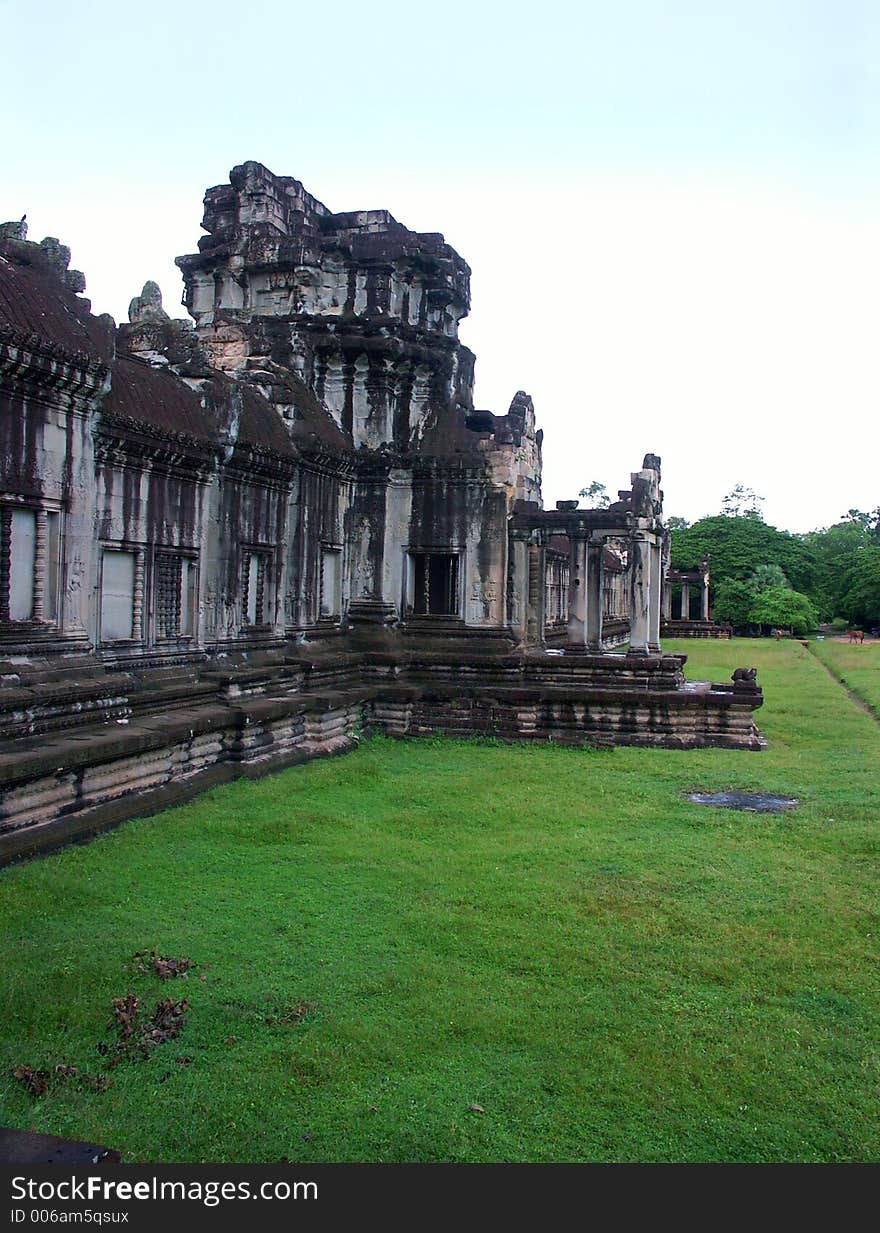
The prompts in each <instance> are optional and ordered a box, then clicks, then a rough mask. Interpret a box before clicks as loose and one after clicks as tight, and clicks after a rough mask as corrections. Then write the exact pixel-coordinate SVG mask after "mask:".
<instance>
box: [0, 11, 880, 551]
mask: <svg viewBox="0 0 880 1233" xmlns="http://www.w3.org/2000/svg"><path fill="white" fill-rule="evenodd" d="M0 40H2V46H3V51H4V55H3V72H2V75H0V105H2V114H3V116H4V119H5V121H6V122H5V123H4V142H3V146H4V152H3V173H2V176H0V215H2V216H3V217H4V218H12V217H18V216H20V214H21V213H22V212H23V211H25V210H27V212H28V219H29V222H30V224H31V233H30V234H31V238H35V239H39V238H41V237H42V236H43V235H44V234H54V235H58V236H59V237H60V238H61V239H62V240H63V241H64V242H65V243H67V244H69V245H70V246H71V248H72V249H73V263H74V264H75V265H76V266H78V267H80V268H82V269H83V270H84V271H85V274H86V278H87V281H88V294H89V295H90V296H91V298H92V300H93V303H94V307H95V309H96V311H109V312H112V313H113V314H114V316H116V317H117V318H120V317H123V316H124V313H125V309H126V307H127V303H128V300H129V298H130V297H131V296H132V295H134V294H135V293H136V292H137V291H138V290H139V289H140V286H141V284H142V283H143V281H144V280H145V279H146V278H148V277H154V278H156V279H157V280H158V281H159V282H160V284H161V285H162V288H163V291H164V293H165V299H166V305H167V307H169V309H170V310H171V311H176V310H175V305H176V303H177V302H178V300H179V295H180V280H179V277H178V275H177V271H176V269H175V267H174V266H173V264H172V258H173V257H174V256H175V255H176V254H178V253H181V252H188V251H193V250H194V249H195V246H196V243H197V240H198V236H199V234H200V230H199V225H198V224H199V220H200V217H201V197H202V194H203V192H204V189H205V188H206V187H208V186H209V185H211V184H216V183H220V182H222V181H223V180H225V179H226V177H227V174H228V171H229V168H230V167H232V166H233V165H234V164H236V163H239V162H242V161H244V160H245V159H248V158H255V159H259V160H260V161H262V162H264V163H266V164H267V166H269V167H270V168H272V170H274V171H275V172H277V173H279V174H286V175H295V176H297V177H298V178H299V179H301V180H303V181H304V183H305V184H306V187H307V188H308V189H309V190H310V191H312V192H313V193H314V194H315V195H316V196H318V197H319V198H321V199H322V200H324V201H325V202H326V203H327V204H328V205H329V206H330V207H331V208H332V209H336V210H342V209H354V208H361V207H377V206H384V207H386V208H387V209H389V210H391V212H392V213H393V214H394V215H395V216H396V217H398V218H399V219H400V220H401V221H402V222H404V223H406V224H407V225H408V226H410V227H414V228H417V229H422V230H441V231H443V232H444V233H445V234H446V236H447V238H448V239H449V241H450V242H451V243H453V244H454V245H455V246H456V247H457V248H458V249H459V250H460V251H461V253H462V255H463V256H464V257H465V258H466V259H467V260H468V262H469V263H470V264H471V266H472V268H473V270H474V278H473V301H474V303H473V312H472V315H471V318H470V319H469V320H468V321H467V322H465V323H464V325H463V327H462V336H463V338H464V340H465V341H466V342H467V343H468V345H469V346H471V347H472V348H473V349H474V350H475V351H476V353H477V401H478V403H479V404H480V405H483V406H489V407H491V408H492V409H493V410H496V411H499V410H503V409H505V408H506V405H507V403H508V402H509V400H510V397H511V396H512V394H513V393H514V391H515V390H516V389H518V388H525V389H527V390H528V391H529V392H530V393H531V394H532V396H533V397H534V399H535V404H536V408H537V411H538V416H539V420H540V422H541V424H542V425H543V427H544V428H545V430H546V437H545V498H546V499H547V500H548V501H552V500H554V499H555V498H556V497H559V496H565V495H573V494H574V493H575V492H576V491H577V489H578V488H579V487H581V486H582V485H583V484H586V483H587V482H588V481H590V480H592V479H600V480H603V481H605V482H606V483H608V485H609V487H616V486H617V485H618V484H623V483H624V482H625V481H626V478H627V474H628V472H629V471H630V470H631V469H632V468H633V467H635V466H636V465H638V463H639V462H640V460H641V456H642V454H643V453H644V452H646V451H648V450H650V451H652V452H657V453H660V454H662V455H663V458H664V487H665V489H666V494H667V510H668V512H670V513H680V514H684V515H686V516H689V517H698V516H699V515H700V514H702V513H705V512H714V511H716V510H717V509H718V507H719V504H720V498H721V495H722V494H723V492H724V491H726V490H727V489H729V488H730V487H732V486H733V484H734V483H736V482H740V481H741V482H744V483H747V484H751V485H752V486H754V487H755V488H756V489H757V490H758V491H759V492H762V493H765V494H766V496H767V498H768V501H767V516H768V518H769V519H771V520H772V521H775V522H777V523H778V524H779V525H783V526H788V527H791V528H792V529H795V530H805V529H808V528H809V527H812V526H815V525H819V524H822V523H827V522H830V521H833V520H834V519H835V518H836V517H837V516H838V515H839V514H840V513H841V512H842V511H843V510H844V509H845V508H846V507H847V506H848V505H851V504H856V505H860V506H862V507H867V506H873V505H876V504H878V503H880V484H878V483H877V481H876V478H875V477H876V461H875V460H876V459H877V457H878V455H880V428H878V424H880V417H878V405H877V404H878V391H880V380H878V374H877V363H876V353H877V346H876V338H877V335H878V325H880V321H878V315H880V313H878V304H877V288H878V286H880V160H878V144H877V143H878V133H880V81H878V78H880V68H878V66H880V6H878V5H877V4H876V3H868V2H864V3H857V2H847V0H842V2H838V3H810V2H803V3H793V2H791V0H781V2H776V3H774V2H773V0H764V3H752V2H751V0H738V2H729V3H723V4H722V3H714V2H713V0H707V2H706V3H674V2H669V3H663V2H662V0H642V2H640V3H629V4H626V3H617V4H610V3H603V4H599V3H590V2H589V0H587V2H586V3H581V4H567V3H559V2H558V0H548V2H546V3H543V4H538V3H532V4H517V3H515V2H508V3H503V4H500V3H480V2H479V0H472V2H471V3H469V4H464V3H461V2H459V0H454V2H452V3H446V4H443V3H440V2H438V0H435V2H433V3H431V4H430V5H427V4H424V5H423V4H417V3H410V4H401V3H396V2H395V3H381V2H379V0H373V3H372V4H370V5H367V4H364V3H363V2H362V0H361V2H359V3H350V2H349V0H337V3H335V4H333V5H332V6H331V5H326V6H318V5H316V4H310V5H308V6H307V5H304V4H299V3H279V2H274V3H272V2H262V3H261V2H259V0H257V2H254V3H246V2H241V3H237V4H231V3H227V2H226V0H224V2H222V3H215V4H213V5H198V6H196V5H193V4H189V3H177V4H169V3H163V2H159V3H153V4H151V5H149V6H147V5H142V4H125V3H118V2H117V3H115V4H109V3H103V2H100V3H87V2H83V3H79V4H76V5H73V4H69V3H65V4H61V3H55V2H51V0H50V2H49V3H43V4H41V5H39V6H34V5H29V4H23V3H9V2H5V0H0Z"/></svg>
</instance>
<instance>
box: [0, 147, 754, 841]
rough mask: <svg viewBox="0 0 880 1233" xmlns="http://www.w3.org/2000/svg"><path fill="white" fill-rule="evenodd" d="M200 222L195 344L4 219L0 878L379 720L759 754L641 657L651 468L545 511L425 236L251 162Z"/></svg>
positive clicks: (536, 436) (187, 328)
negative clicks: (484, 388) (88, 279)
mask: <svg viewBox="0 0 880 1233" xmlns="http://www.w3.org/2000/svg"><path fill="white" fill-rule="evenodd" d="M204 207H205V208H204V221H203V227H204V230H205V232H206V233H207V234H206V235H204V236H203V237H202V238H201V240H200V241H199V245H198V248H199V251H198V252H197V253H194V254H190V255H188V256H184V257H179V258H178V259H177V264H178V265H179V267H180V269H181V271H182V274H183V281H184V286H185V293H184V303H185V305H186V307H187V309H188V310H189V313H190V316H191V317H192V322H189V321H183V320H172V319H171V318H170V317H169V316H168V314H167V313H166V312H165V311H164V309H163V307H162V302H161V296H160V294H159V292H158V288H157V287H156V286H155V284H151V283H148V284H147V285H146V286H145V287H144V289H143V291H142V293H141V294H140V295H139V296H138V297H136V298H135V299H134V300H132V303H131V307H130V310H129V322H128V323H127V324H124V325H122V326H120V327H119V328H117V327H116V326H115V324H114V322H113V321H112V319H111V318H109V317H106V316H103V317H96V316H94V315H92V313H91V312H90V305H89V302H88V301H87V300H85V299H83V298H82V295H81V293H82V291H83V290H84V289H85V280H84V278H83V276H82V275H81V274H79V273H78V272H77V271H72V270H69V269H68V264H69V257H70V254H69V251H68V250H67V249H66V248H65V247H64V246H63V245H61V244H59V242H58V241H57V240H54V239H47V240H43V241H42V243H40V244H35V243H31V242H28V241H27V239H26V238H25V237H26V228H25V225H24V223H23V222H22V223H14V224H12V223H9V224H4V225H3V226H2V227H0V859H7V860H8V859H12V858H14V857H16V856H19V855H22V854H26V853H28V852H32V851H36V850H38V849H39V848H43V847H49V846H52V845H55V844H57V843H60V842H63V841H65V840H67V839H69V838H72V837H75V836H77V835H82V834H88V833H90V832H93V831H96V830H98V829H100V828H101V827H103V826H107V825H110V824H111V823H113V822H115V821H118V820H119V819H120V818H123V817H127V816H132V815H134V814H137V813H143V812H147V811H150V810H153V809H156V808H159V807H161V806H163V805H165V804H168V803H171V802H173V801H176V800H180V799H183V798H184V797H185V796H186V795H188V794H191V793H192V792H194V791H196V790H198V789H200V788H201V787H203V786H207V785H208V784H211V783H215V782H218V781H219V780H222V779H226V778H230V777H232V776H234V775H240V774H243V773H244V774H254V773H257V772H258V771H260V770H262V769H267V768H272V769H274V768H276V767H281V766H284V765H289V764H292V763H295V762H298V761H301V760H303V759H306V758H308V757H312V756H315V755H317V754H326V753H331V752H341V751H343V750H346V749H349V748H351V747H352V746H353V745H354V744H355V742H356V740H357V738H358V736H359V735H360V733H362V732H364V731H370V730H374V731H384V732H386V733H389V734H392V735H395V736H401V737H403V736H418V735H420V734H424V733H435V732H442V733H450V734H454V735H468V734H476V733H481V734H490V735H495V736H498V737H501V738H504V739H517V740H553V741H559V742H568V743H584V744H590V743H593V744H595V743H604V744H615V743H626V744H640V745H665V746H675V747H682V748H685V747H700V746H707V745H719V746H727V747H742V748H757V747H759V745H760V743H761V742H760V738H759V736H758V733H757V731H756V728H755V726H754V711H755V709H756V708H757V707H758V706H760V704H761V692H760V689H759V688H758V687H757V686H756V685H755V683H754V680H753V679H751V678H750V677H749V676H748V674H745V673H740V675H739V678H738V679H737V680H736V681H734V682H732V683H729V684H716V685H711V684H709V683H703V684H699V683H697V684H695V683H692V682H691V683H685V681H684V677H683V672H682V666H683V663H684V657H682V656H677V655H665V654H663V653H662V651H661V648H660V622H661V605H662V596H663V589H664V578H665V576H666V573H667V560H666V548H665V546H666V543H667V537H666V535H665V531H664V526H663V521H662V493H661V491H660V460H659V459H658V458H657V457H655V456H654V455H653V454H647V455H646V456H645V457H644V461H643V463H642V465H641V466H640V467H639V468H638V469H637V470H636V471H635V472H634V473H633V474H632V476H631V477H630V483H629V487H628V488H626V489H625V490H622V491H621V492H620V494H619V499H618V500H617V501H616V502H614V503H613V504H612V505H611V506H610V507H609V508H608V509H595V510H590V509H579V508H578V506H577V503H576V502H560V503H558V506H557V508H556V509H555V510H544V509H543V508H542V504H541V448H542V434H541V432H540V431H536V427H535V411H534V408H533V405H532V400H531V398H530V397H529V396H528V395H527V394H525V393H523V392H521V391H520V392H518V393H516V394H515V395H514V396H513V398H512V400H511V403H510V406H509V407H508V409H507V410H506V411H505V412H503V413H502V414H497V413H494V412H492V411H487V410H481V409H477V408H475V407H474V405H473V378H474V356H473V354H472V353H471V352H470V351H469V350H468V349H467V348H466V347H465V346H463V344H462V343H461V342H460V341H459V338H458V326H459V322H460V320H461V319H462V317H464V316H465V315H466V313H467V312H468V308H469V297H470V290H469V277H470V271H469V268H468V266H467V265H466V263H465V262H464V261H463V260H462V258H461V257H460V256H459V255H458V254H457V253H456V252H455V251H454V250H453V249H452V248H451V247H450V246H449V245H448V244H447V243H445V241H444V239H443V236H442V235H439V234H435V233H430V234H419V233H416V232H412V231H409V230H408V229H407V228H406V227H404V226H402V225H401V224H400V223H398V222H397V221H396V220H395V219H394V218H393V217H392V216H391V215H390V214H389V213H387V212H386V211H384V210H364V211H353V212H350V213H341V214H336V213H333V212H332V211H331V210H329V209H328V208H327V207H326V206H325V205H323V204H322V203H321V202H320V201H318V200H317V199H316V198H314V197H312V196H311V195H310V194H309V193H308V192H306V190H305V189H304V188H303V186H302V185H301V184H300V183H299V182H298V181H297V180H294V179H292V178H290V177H286V176H276V175H273V174H272V173H271V172H270V171H268V170H267V169H266V168H265V167H263V166H261V165H260V164H259V163H253V162H250V163H245V164H243V165H242V166H239V167H235V168H234V169H233V170H232V172H231V174H230V178H229V183H228V184H224V185H221V186H218V187H216V188H211V189H209V190H208V192H207V193H206V195H205V202H204ZM563 445H564V443H562V442H561V443H560V447H562V446H563ZM587 470H589V468H585V473H586V471H587ZM623 643H628V651H627V652H626V653H621V652H614V651H613V650H612V649H611V648H613V647H614V646H618V645H621V644H623Z"/></svg>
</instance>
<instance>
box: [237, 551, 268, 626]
mask: <svg viewBox="0 0 880 1233" xmlns="http://www.w3.org/2000/svg"><path fill="white" fill-rule="evenodd" d="M271 595H272V553H271V552H269V551H268V550H266V549H264V548H246V549H245V550H244V552H243V553H242V566H241V615H242V621H241V623H242V625H270V624H271V623H272V606H271Z"/></svg>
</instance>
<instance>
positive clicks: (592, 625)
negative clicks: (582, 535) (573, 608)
mask: <svg viewBox="0 0 880 1233" xmlns="http://www.w3.org/2000/svg"><path fill="white" fill-rule="evenodd" d="M586 583H587V585H586V592H587V594H586V604H585V609H584V616H585V624H584V643H585V644H586V647H587V650H588V651H601V650H602V541H601V540H599V541H598V542H591V543H589V544H588V546H587V577H586Z"/></svg>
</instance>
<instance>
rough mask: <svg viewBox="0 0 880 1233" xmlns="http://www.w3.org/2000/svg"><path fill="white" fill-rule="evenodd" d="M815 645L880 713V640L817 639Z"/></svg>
mask: <svg viewBox="0 0 880 1233" xmlns="http://www.w3.org/2000/svg"><path fill="white" fill-rule="evenodd" d="M813 649H814V650H815V652H816V654H817V655H818V656H819V658H820V659H821V660H822V662H823V663H824V664H826V665H827V666H828V667H829V668H830V669H831V671H832V672H833V673H834V675H835V676H836V677H837V678H838V680H841V681H843V682H844V683H845V684H846V685H847V686H848V687H849V688H850V689H851V690H852V691H853V693H854V694H856V695H857V697H859V698H861V699H862V701H863V702H866V703H867V704H868V706H870V707H872V708H873V710H874V711H875V712H876V713H877V714H878V715H880V642H869V643H864V644H862V645H861V646H858V645H856V644H853V645H852V646H850V645H849V643H847V642H830V641H828V640H827V639H826V640H825V641H824V642H814V643H813Z"/></svg>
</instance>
